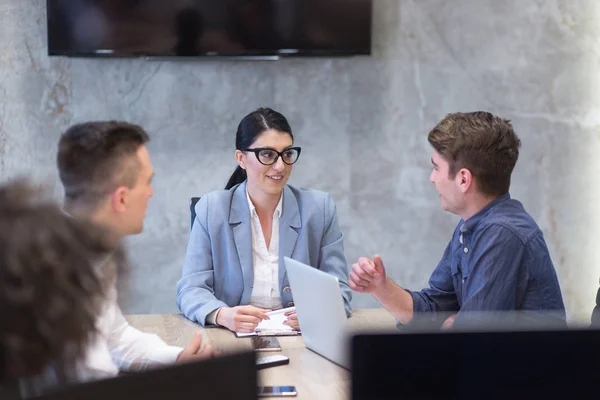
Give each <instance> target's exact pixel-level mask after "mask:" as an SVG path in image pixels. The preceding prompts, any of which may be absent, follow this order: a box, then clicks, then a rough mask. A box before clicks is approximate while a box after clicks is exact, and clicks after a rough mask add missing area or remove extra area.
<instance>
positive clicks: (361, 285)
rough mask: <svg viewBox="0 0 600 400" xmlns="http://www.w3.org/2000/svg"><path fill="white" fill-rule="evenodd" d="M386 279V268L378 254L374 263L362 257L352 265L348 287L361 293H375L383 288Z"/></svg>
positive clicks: (374, 258)
mask: <svg viewBox="0 0 600 400" xmlns="http://www.w3.org/2000/svg"><path fill="white" fill-rule="evenodd" d="M386 279H387V277H386V274H385V267H384V266H383V262H382V261H381V257H379V255H377V254H376V255H375V257H373V261H371V260H369V259H368V258H366V257H361V258H359V259H358V261H357V262H356V264H354V265H352V271H351V272H350V280H349V281H348V285H349V286H350V289H352V290H354V291H357V292H360V293H374V292H376V291H377V290H378V289H380V288H381V287H383V285H384V283H385V282H386Z"/></svg>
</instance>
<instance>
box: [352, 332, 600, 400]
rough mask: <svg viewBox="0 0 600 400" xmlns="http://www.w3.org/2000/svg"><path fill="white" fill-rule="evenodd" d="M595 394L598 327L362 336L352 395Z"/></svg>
mask: <svg viewBox="0 0 600 400" xmlns="http://www.w3.org/2000/svg"><path fill="white" fill-rule="evenodd" d="M598 393H600V331H598V330H596V331H593V330H547V331H539V330H536V331H487V332H486V331H477V332H467V331H463V332H451V333H439V332H438V333H401V334H362V335H356V336H354V338H353V339H352V399H354V400H372V399H406V400H411V399H414V400H417V399H418V400H422V399H439V400H449V399H461V400H462V399H526V400H531V399H551V398H565V399H579V398H589V396H592V397H594V396H595V395H597V394H598Z"/></svg>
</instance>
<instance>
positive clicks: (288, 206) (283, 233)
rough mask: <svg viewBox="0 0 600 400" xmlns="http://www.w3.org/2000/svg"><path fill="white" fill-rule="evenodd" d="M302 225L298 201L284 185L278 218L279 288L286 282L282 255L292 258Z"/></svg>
mask: <svg viewBox="0 0 600 400" xmlns="http://www.w3.org/2000/svg"><path fill="white" fill-rule="evenodd" d="M301 227H302V222H301V221H300V210H299V208H298V201H297V200H296V196H294V193H293V192H292V190H291V189H290V188H289V187H288V186H287V185H286V186H285V187H284V189H283V205H282V210H281V217H280V219H279V290H282V289H283V287H284V282H287V271H286V269H285V265H284V263H283V257H290V258H292V253H293V252H294V248H295V247H296V241H297V240H298V229H300V228H301Z"/></svg>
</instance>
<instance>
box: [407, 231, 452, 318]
mask: <svg viewBox="0 0 600 400" xmlns="http://www.w3.org/2000/svg"><path fill="white" fill-rule="evenodd" d="M451 244H452V242H450V243H448V246H447V247H446V250H445V251H444V254H443V256H442V259H441V260H440V262H439V264H438V265H437V267H436V268H435V270H434V271H433V274H431V278H429V287H428V288H426V289H423V290H421V291H418V292H413V291H410V290H409V291H408V293H410V295H411V296H412V298H413V312H415V313H426V312H453V311H458V309H459V304H458V298H457V296H456V292H455V288H454V283H453V281H452V269H451V264H450V256H451V254H450V252H451Z"/></svg>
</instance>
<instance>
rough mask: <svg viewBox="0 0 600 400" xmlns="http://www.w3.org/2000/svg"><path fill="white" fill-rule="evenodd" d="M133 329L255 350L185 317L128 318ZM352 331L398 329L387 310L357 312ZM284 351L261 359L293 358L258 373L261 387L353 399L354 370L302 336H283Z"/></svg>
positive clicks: (222, 348)
mask: <svg viewBox="0 0 600 400" xmlns="http://www.w3.org/2000/svg"><path fill="white" fill-rule="evenodd" d="M126 319H127V320H128V321H129V323H130V324H131V326H133V327H135V328H137V329H139V330H141V331H143V332H149V333H154V334H157V335H158V336H160V337H161V338H162V339H163V340H164V341H165V342H167V343H168V344H170V345H174V346H181V347H183V346H185V345H186V343H187V342H188V341H189V340H190V339H191V337H192V336H193V335H194V333H195V332H203V333H204V337H205V338H206V339H208V341H209V343H210V344H211V345H213V347H214V348H215V350H217V351H219V352H220V353H222V354H227V353H232V352H236V351H241V350H250V349H252V344H251V339H250V338H249V337H245V338H237V337H236V336H235V335H234V334H233V333H232V332H230V331H229V330H227V329H224V328H218V327H214V328H212V327H211V328H203V327H201V326H200V325H198V324H196V323H193V322H191V321H190V320H188V319H186V318H185V317H184V316H183V315H181V314H145V315H144V314H138V315H127V316H126ZM348 326H349V331H350V332H351V333H358V332H365V331H366V332H374V331H375V332H386V331H388V332H389V331H393V330H395V328H396V322H395V320H394V318H393V317H392V316H391V315H390V314H389V313H388V312H387V311H385V310H384V309H361V310H354V312H353V315H352V317H350V318H349V319H348ZM278 339H279V343H280V345H281V349H282V351H281V352H280V353H279V352H277V353H275V352H264V353H261V354H259V355H258V356H259V357H262V356H263V355H264V356H268V355H274V354H283V355H285V356H287V357H289V359H290V363H289V364H287V365H282V366H276V367H270V368H265V369H262V370H260V371H259V373H258V383H259V385H261V386H285V385H293V386H296V389H297V391H298V396H297V397H296V398H297V399H331V400H337V399H339V400H345V399H350V397H351V382H350V375H351V374H350V371H348V370H346V369H344V368H342V367H340V366H338V365H337V364H335V363H333V362H331V361H329V360H327V359H326V358H324V357H321V356H320V355H318V354H316V353H314V352H312V351H311V350H308V349H307V348H306V347H305V346H304V341H303V340H302V336H301V335H298V336H279V337H278Z"/></svg>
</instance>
